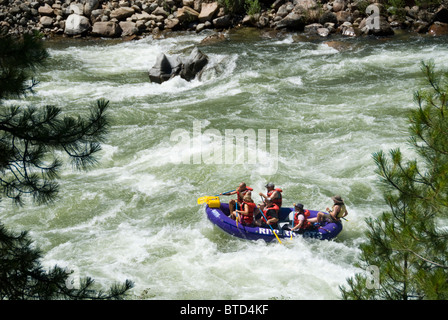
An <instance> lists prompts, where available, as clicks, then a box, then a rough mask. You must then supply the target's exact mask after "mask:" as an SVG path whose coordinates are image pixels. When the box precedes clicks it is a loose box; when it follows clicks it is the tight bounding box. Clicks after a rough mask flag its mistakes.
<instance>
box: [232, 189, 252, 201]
mask: <svg viewBox="0 0 448 320" xmlns="http://www.w3.org/2000/svg"><path fill="white" fill-rule="evenodd" d="M253 190H254V189H252V188H251V187H246V190H244V191H241V192H240V191H239V190H237V191H236V194H237V195H238V202H243V198H244V195H245V194H246V193H248V192H249V191H253Z"/></svg>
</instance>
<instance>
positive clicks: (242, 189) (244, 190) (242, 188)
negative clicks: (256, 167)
mask: <svg viewBox="0 0 448 320" xmlns="http://www.w3.org/2000/svg"><path fill="white" fill-rule="evenodd" d="M253 190H254V189H252V188H251V187H248V186H247V185H246V183H245V182H241V183H240V185H239V186H238V188H236V190H235V191H232V192H229V193H224V194H223V193H220V194H219V195H220V196H231V195H234V194H236V195H237V199H236V200H235V199H232V200H230V201H229V211H230V212H234V211H235V203H236V202H237V203H238V207H240V206H241V205H242V203H243V198H244V196H245V195H246V194H251V192H252V191H253Z"/></svg>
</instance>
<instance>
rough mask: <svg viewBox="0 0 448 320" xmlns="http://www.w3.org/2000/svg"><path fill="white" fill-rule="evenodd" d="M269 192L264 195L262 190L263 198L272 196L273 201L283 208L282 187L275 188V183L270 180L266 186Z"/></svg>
mask: <svg viewBox="0 0 448 320" xmlns="http://www.w3.org/2000/svg"><path fill="white" fill-rule="evenodd" d="M265 187H266V189H267V194H266V195H264V194H263V193H262V192H260V193H259V195H260V196H262V197H263V198H265V199H266V198H271V199H272V201H273V202H274V203H275V204H276V205H277V206H278V207H279V208H281V206H282V192H283V190H282V189H280V188H275V185H274V184H273V183H272V182H269V183H268V184H267V185H266V186H265Z"/></svg>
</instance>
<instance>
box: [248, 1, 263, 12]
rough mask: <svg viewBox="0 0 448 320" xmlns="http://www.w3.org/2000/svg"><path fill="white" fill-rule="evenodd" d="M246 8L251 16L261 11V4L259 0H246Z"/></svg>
mask: <svg viewBox="0 0 448 320" xmlns="http://www.w3.org/2000/svg"><path fill="white" fill-rule="evenodd" d="M245 8H246V13H247V14H248V15H251V16H252V15H255V14H257V13H260V12H261V5H260V2H258V0H246V2H245Z"/></svg>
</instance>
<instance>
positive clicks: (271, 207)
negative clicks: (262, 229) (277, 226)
mask: <svg viewBox="0 0 448 320" xmlns="http://www.w3.org/2000/svg"><path fill="white" fill-rule="evenodd" d="M271 210H274V211H275V213H276V217H274V216H271V215H270V212H271ZM279 210H280V208H279V207H278V205H276V204H275V203H274V201H272V203H271V204H270V205H269V206H266V207H265V208H264V209H263V213H264V216H262V220H263V221H264V222H265V223H266V224H267V223H268V220H271V219H272V218H277V219H278V211H279ZM265 217H266V219H265Z"/></svg>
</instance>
